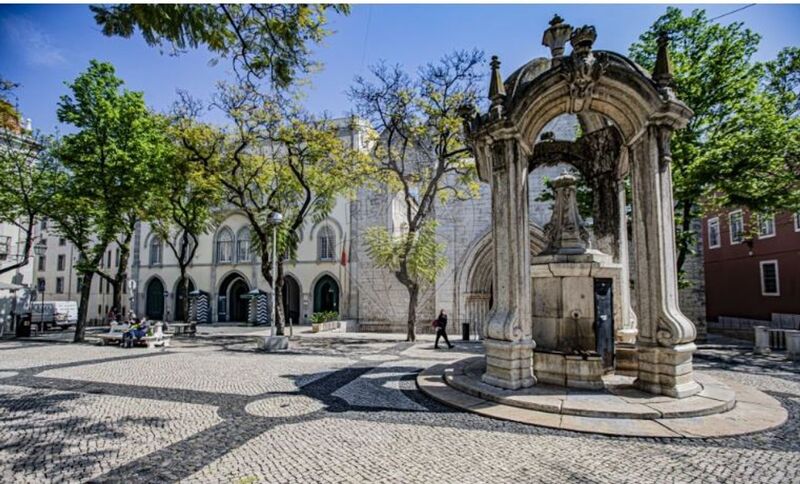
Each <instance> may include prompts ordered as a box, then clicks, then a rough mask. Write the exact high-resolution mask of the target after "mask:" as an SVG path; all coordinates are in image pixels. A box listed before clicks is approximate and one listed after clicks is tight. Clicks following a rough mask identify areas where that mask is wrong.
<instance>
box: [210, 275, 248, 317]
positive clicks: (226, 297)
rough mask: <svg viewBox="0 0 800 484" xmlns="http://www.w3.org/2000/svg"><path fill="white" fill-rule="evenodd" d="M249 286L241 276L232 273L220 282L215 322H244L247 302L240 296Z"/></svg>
mask: <svg viewBox="0 0 800 484" xmlns="http://www.w3.org/2000/svg"><path fill="white" fill-rule="evenodd" d="M249 291H250V286H249V285H248V284H247V281H246V280H245V279H244V277H243V276H242V275H241V274H238V273H233V274H230V275H229V276H227V277H226V278H225V279H223V280H222V284H220V286H219V291H218V292H217V321H220V322H225V321H227V322H245V321H247V307H248V304H249V301H248V300H247V299H244V298H243V297H242V296H244V295H245V294H247V293H248V292H249Z"/></svg>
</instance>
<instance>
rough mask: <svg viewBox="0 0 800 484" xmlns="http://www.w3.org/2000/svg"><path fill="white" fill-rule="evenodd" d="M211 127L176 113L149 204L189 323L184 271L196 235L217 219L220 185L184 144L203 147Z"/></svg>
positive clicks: (211, 133)
mask: <svg viewBox="0 0 800 484" xmlns="http://www.w3.org/2000/svg"><path fill="white" fill-rule="evenodd" d="M214 134H215V132H214V130H213V129H212V128H211V127H209V126H207V125H203V124H200V123H197V122H195V121H194V120H192V119H189V118H186V117H184V116H178V117H177V119H176V120H175V121H174V122H173V124H172V126H171V127H170V138H171V139H172V140H174V143H175V146H174V149H173V151H172V152H171V154H170V156H169V157H168V159H167V162H166V171H165V173H164V175H165V176H164V179H163V182H162V183H161V184H160V185H159V190H158V192H157V193H156V197H155V200H154V203H153V205H152V213H151V216H150V218H151V220H152V221H151V222H150V225H151V227H152V230H153V232H155V233H156V234H157V235H158V237H159V238H160V239H161V240H162V241H163V243H165V244H166V245H167V247H169V249H170V251H171V252H172V254H173V255H174V256H175V260H176V261H177V262H178V269H179V270H180V280H179V281H180V282H179V284H178V291H180V292H181V293H182V295H183V297H182V304H183V311H182V312H183V321H184V322H185V323H188V322H189V280H188V279H187V277H186V272H187V269H188V267H189V264H191V262H192V260H193V259H194V256H195V254H196V253H197V247H198V242H199V241H198V238H199V237H200V236H201V235H203V234H205V233H207V232H208V231H209V230H211V228H212V227H213V226H214V224H215V222H216V216H215V214H216V212H215V208H216V207H217V205H218V204H219V202H220V200H221V193H220V188H219V187H220V184H219V183H218V181H217V179H216V177H209V176H207V174H206V171H205V170H204V168H203V165H201V164H200V163H198V162H197V161H196V159H195V155H194V153H193V152H191V151H190V150H189V149H187V148H186V146H184V141H183V140H186V144H188V145H191V146H202V145H204V144H205V143H206V142H208V141H212V142H213V139H214Z"/></svg>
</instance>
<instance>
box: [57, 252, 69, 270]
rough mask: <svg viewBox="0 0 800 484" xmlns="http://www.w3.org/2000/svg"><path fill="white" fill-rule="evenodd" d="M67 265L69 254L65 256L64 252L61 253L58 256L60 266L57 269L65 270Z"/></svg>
mask: <svg viewBox="0 0 800 484" xmlns="http://www.w3.org/2000/svg"><path fill="white" fill-rule="evenodd" d="M66 265H67V256H65V255H64V254H60V255H59V256H58V268H57V269H58V270H59V271H63V270H64V267H65V266H66Z"/></svg>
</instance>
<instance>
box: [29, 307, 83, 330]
mask: <svg viewBox="0 0 800 484" xmlns="http://www.w3.org/2000/svg"><path fill="white" fill-rule="evenodd" d="M42 321H43V322H44V325H45V326H47V325H52V326H58V327H60V328H61V329H67V328H68V327H70V326H74V325H76V324H78V303H77V302H75V301H44V302H41V301H38V302H37V301H33V302H31V324H36V325H40V324H39V323H40V322H42ZM40 326H41V325H40Z"/></svg>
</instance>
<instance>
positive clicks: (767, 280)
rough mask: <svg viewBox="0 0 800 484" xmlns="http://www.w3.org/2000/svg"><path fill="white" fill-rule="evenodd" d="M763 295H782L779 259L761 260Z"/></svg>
mask: <svg viewBox="0 0 800 484" xmlns="http://www.w3.org/2000/svg"><path fill="white" fill-rule="evenodd" d="M761 295H762V296H780V295H781V288H780V281H779V280H778V261H776V260H765V261H761Z"/></svg>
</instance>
